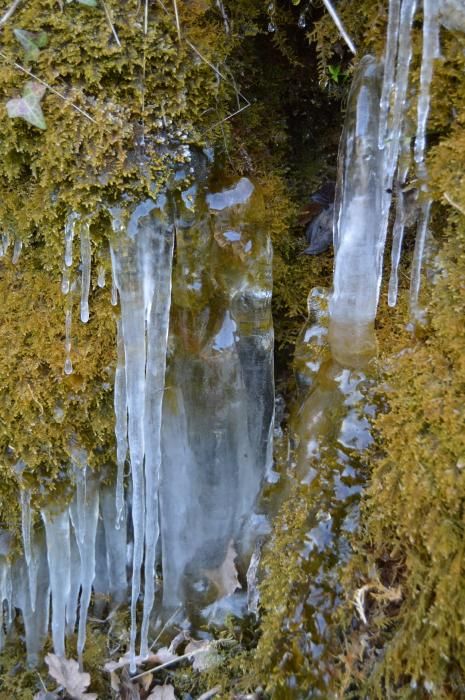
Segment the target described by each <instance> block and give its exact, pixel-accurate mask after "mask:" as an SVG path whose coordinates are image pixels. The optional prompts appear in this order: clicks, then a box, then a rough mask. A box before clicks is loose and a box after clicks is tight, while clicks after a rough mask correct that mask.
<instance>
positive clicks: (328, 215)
mask: <svg viewBox="0 0 465 700" xmlns="http://www.w3.org/2000/svg"><path fill="white" fill-rule="evenodd" d="M333 218H334V204H330V205H329V207H326V208H325V209H323V211H322V212H320V213H319V214H318V216H317V217H316V218H315V219H313V221H312V222H311V223H310V224H309V225H308V226H307V230H306V231H305V238H306V239H307V242H308V243H309V244H310V245H309V246H308V247H307V248H305V250H304V253H305V254H306V255H320V253H325V252H326V251H327V250H329V248H330V247H331V245H332V243H333Z"/></svg>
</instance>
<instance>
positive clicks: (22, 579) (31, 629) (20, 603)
mask: <svg viewBox="0 0 465 700" xmlns="http://www.w3.org/2000/svg"><path fill="white" fill-rule="evenodd" d="M31 553H32V558H33V560H34V561H35V562H36V570H37V600H36V607H35V610H34V611H33V610H32V608H31V597H32V591H31V590H30V588H29V575H28V564H27V562H26V560H25V559H24V558H23V557H21V558H19V559H17V560H16V561H15V562H14V564H13V566H12V574H11V581H12V598H13V600H12V603H13V605H14V606H15V607H17V608H19V609H20V610H21V613H22V619H23V624H24V630H25V637H26V650H27V662H28V665H29V666H36V665H38V664H39V661H40V653H41V651H42V647H43V643H44V641H45V639H46V637H47V634H48V626H49V602H48V601H49V598H50V589H49V576H48V567H47V557H46V547H45V543H44V541H43V535H42V536H40V537H35V538H33V539H32V540H31Z"/></svg>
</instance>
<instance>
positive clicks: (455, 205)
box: [444, 192, 465, 216]
mask: <svg viewBox="0 0 465 700" xmlns="http://www.w3.org/2000/svg"><path fill="white" fill-rule="evenodd" d="M444 199H445V200H446V201H447V202H448V203H449V204H450V205H451V207H454V209H457V211H459V212H460V213H461V214H463V215H464V216H465V209H464V208H463V207H461V206H460V204H457V202H455V201H454V200H453V199H452V197H451V196H450V195H449V194H447V192H444Z"/></svg>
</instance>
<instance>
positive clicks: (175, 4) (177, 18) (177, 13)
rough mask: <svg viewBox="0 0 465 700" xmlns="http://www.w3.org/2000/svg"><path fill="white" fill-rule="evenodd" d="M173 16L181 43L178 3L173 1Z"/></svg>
mask: <svg viewBox="0 0 465 700" xmlns="http://www.w3.org/2000/svg"><path fill="white" fill-rule="evenodd" d="M173 7H174V16H175V17H176V29H177V30H178V39H179V41H181V22H180V21H179V12H178V3H177V2H176V0H173Z"/></svg>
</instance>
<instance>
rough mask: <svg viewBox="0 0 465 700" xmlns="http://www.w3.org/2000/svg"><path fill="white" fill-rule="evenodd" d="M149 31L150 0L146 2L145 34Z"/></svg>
mask: <svg viewBox="0 0 465 700" xmlns="http://www.w3.org/2000/svg"><path fill="white" fill-rule="evenodd" d="M148 30H149V0H145V7H144V34H147V32H148Z"/></svg>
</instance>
